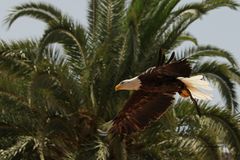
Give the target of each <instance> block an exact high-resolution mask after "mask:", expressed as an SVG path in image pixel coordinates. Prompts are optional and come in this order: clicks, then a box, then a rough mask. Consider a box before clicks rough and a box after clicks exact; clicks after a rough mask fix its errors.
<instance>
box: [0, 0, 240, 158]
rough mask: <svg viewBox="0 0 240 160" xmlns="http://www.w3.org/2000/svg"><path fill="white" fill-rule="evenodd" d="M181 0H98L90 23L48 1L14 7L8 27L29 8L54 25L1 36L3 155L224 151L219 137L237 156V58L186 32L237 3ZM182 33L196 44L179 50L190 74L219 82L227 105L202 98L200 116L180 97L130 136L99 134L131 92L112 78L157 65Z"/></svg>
mask: <svg viewBox="0 0 240 160" xmlns="http://www.w3.org/2000/svg"><path fill="white" fill-rule="evenodd" d="M179 2H180V0H160V1H159V0H153V1H151V2H149V1H146V0H133V1H132V2H131V3H130V4H129V6H128V7H127V8H126V5H125V1H123V0H91V1H90V3H89V16H88V21H89V25H88V28H87V29H86V28H83V27H82V26H81V25H80V24H78V23H76V22H75V21H74V20H73V19H71V18H70V17H68V16H66V15H63V14H62V13H61V11H60V10H58V9H56V8H55V7H53V6H51V5H48V4H44V3H33V2H32V3H26V4H22V5H19V6H16V7H15V8H14V9H13V10H12V12H11V13H10V14H9V15H8V16H7V18H6V20H5V22H6V24H7V25H8V26H9V27H10V26H11V25H12V24H13V23H14V22H15V20H17V19H18V18H20V17H23V16H30V17H34V18H36V19H39V20H41V21H43V22H45V23H46V24H47V27H46V29H45V31H44V34H43V35H42V37H41V38H39V39H37V40H20V41H12V42H5V41H1V43H0V71H1V75H2V76H1V79H0V97H1V99H0V107H1V112H2V114H1V115H0V124H1V125H0V130H1V131H0V133H1V138H0V141H1V150H0V157H1V159H40V160H44V159H98V160H104V159H178V160H179V159H219V158H220V152H221V151H220V149H219V146H218V144H224V145H226V146H227V147H228V148H229V150H230V151H231V154H232V156H233V157H234V158H236V157H237V156H239V154H240V138H239V137H240V128H239V116H238V115H237V109H238V106H237V105H238V104H237V102H236V93H235V86H236V83H239V82H240V73H239V71H238V66H237V62H236V60H235V59H234V58H233V57H232V55H231V54H230V53H229V52H227V51H225V50H222V49H219V48H216V47H213V46H199V45H198V44H197V40H196V38H194V37H193V36H191V35H190V34H189V33H186V32H185V30H186V28H187V27H188V26H189V25H190V24H191V23H192V22H194V21H195V20H196V19H198V18H200V17H201V16H202V15H204V14H206V13H208V12H209V11H211V10H214V9H217V8H219V7H229V8H231V9H237V7H238V6H239V4H238V3H236V2H235V1H233V0H213V1H202V2H199V3H189V4H186V5H184V6H179V7H178V6H177V5H178V3H179ZM185 41H191V42H193V43H194V44H195V46H194V47H192V48H187V49H186V50H185V51H183V52H182V53H177V55H178V58H182V57H187V58H189V59H190V60H191V63H192V65H193V70H194V72H193V74H204V75H205V76H206V78H207V79H208V80H210V81H211V82H213V85H216V86H218V89H219V91H220V93H221V95H222V97H223V98H224V99H225V100H226V104H224V106H226V107H223V108H221V107H220V106H215V105H213V106H212V105H210V104H208V103H203V102H201V110H202V113H203V116H202V117H198V116H197V115H196V112H195V110H194V109H193V106H192V104H191V103H189V102H188V101H182V100H179V101H177V102H176V103H175V104H174V105H173V106H172V107H170V109H169V110H168V112H167V113H166V114H165V115H164V116H163V117H162V118H161V119H160V120H159V121H157V122H155V123H154V124H153V125H152V126H150V127H149V128H147V129H146V130H145V131H143V132H140V133H136V134H134V135H132V136H129V137H125V138H124V139H118V138H116V139H111V136H102V135H100V134H99V133H98V131H97V129H98V128H104V127H105V126H107V125H108V123H106V122H108V121H109V120H111V119H112V118H113V117H114V116H115V115H116V114H117V113H118V111H119V110H120V109H121V107H122V106H123V103H124V101H125V100H126V99H127V98H128V96H129V94H128V93H125V92H123V93H115V92H114V91H113V89H112V88H113V86H114V85H115V84H116V83H117V82H119V81H120V80H122V79H126V78H129V77H132V76H134V75H136V74H138V73H140V72H141V71H143V70H145V69H146V68H148V67H149V66H152V65H154V64H155V63H156V61H155V59H156V58H155V57H156V56H157V55H156V53H157V51H158V50H159V48H160V47H161V48H164V50H165V54H166V55H168V53H170V52H171V51H172V50H174V49H175V48H176V47H178V46H180V45H181V44H182V43H183V42H185ZM206 57H207V58H208V59H210V60H211V61H208V60H206ZM220 58H222V59H224V61H219V60H218V59H220ZM200 59H201V60H202V59H203V61H201V62H202V63H200V62H199V60H200ZM9 81H10V82H11V83H9Z"/></svg>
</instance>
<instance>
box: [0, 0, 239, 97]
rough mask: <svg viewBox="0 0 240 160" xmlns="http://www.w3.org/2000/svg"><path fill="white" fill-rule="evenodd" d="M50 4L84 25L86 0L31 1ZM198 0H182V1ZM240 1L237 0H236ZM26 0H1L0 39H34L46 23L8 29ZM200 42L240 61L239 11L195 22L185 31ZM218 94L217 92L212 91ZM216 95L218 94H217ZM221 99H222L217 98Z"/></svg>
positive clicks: (217, 13) (19, 22)
mask: <svg viewBox="0 0 240 160" xmlns="http://www.w3.org/2000/svg"><path fill="white" fill-rule="evenodd" d="M32 1H33V2H40V1H41V2H46V3H50V4H53V5H54V6H56V7H57V8H59V9H61V10H62V11H63V12H64V13H67V14H68V15H70V16H72V17H73V18H74V19H75V20H77V21H79V22H80V23H81V24H82V25H83V26H85V27H87V7H88V4H87V3H88V0H32ZM192 1H200V0H182V2H181V4H184V3H186V2H192ZM238 1H239V2H240V0H238ZM26 2H30V1H29V0H0V22H1V23H0V39H4V40H17V39H26V38H37V37H40V36H41V35H42V34H43V30H44V27H45V24H44V23H42V22H39V21H37V20H34V19H32V18H20V19H18V20H17V21H16V22H15V23H14V24H13V26H12V27H11V28H10V30H7V27H6V25H4V24H3V20H4V17H5V16H6V15H7V14H8V13H9V12H8V11H9V10H10V8H13V7H14V6H16V5H19V4H22V3H26ZM187 31H189V32H190V33H191V34H192V35H194V36H195V37H197V39H198V42H199V44H200V45H206V44H211V45H214V46H217V47H220V48H223V49H225V50H227V51H230V52H231V53H232V54H233V55H234V56H235V57H236V58H237V60H238V62H239V64H240V38H239V37H240V11H233V10H230V9H228V8H221V9H218V10H215V11H212V12H210V13H209V14H207V15H205V16H203V17H202V18H201V19H200V20H198V21H196V22H194V23H193V24H192V25H191V26H190V27H189V28H188V30H187ZM215 94H217V93H215ZM217 97H220V96H219V95H218V96H217ZM218 99H221V98H218Z"/></svg>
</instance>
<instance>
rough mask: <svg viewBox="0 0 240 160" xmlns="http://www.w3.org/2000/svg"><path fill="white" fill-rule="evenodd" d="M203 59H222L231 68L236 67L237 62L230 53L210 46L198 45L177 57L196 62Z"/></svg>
mask: <svg viewBox="0 0 240 160" xmlns="http://www.w3.org/2000/svg"><path fill="white" fill-rule="evenodd" d="M204 57H213V58H215V57H218V58H223V59H225V60H227V61H228V63H229V64H231V65H233V67H238V64H237V61H236V60H235V58H234V56H233V55H232V54H231V53H230V52H228V51H226V50H223V49H220V48H217V47H214V46H210V45H208V46H201V45H200V46H197V47H192V48H187V49H186V50H184V51H183V52H181V53H180V54H178V55H177V58H178V59H181V58H190V59H193V60H198V59H200V58H204Z"/></svg>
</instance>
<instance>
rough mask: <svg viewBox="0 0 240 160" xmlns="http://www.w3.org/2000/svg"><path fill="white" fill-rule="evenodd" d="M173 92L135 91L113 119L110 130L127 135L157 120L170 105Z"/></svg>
mask: <svg viewBox="0 0 240 160" xmlns="http://www.w3.org/2000/svg"><path fill="white" fill-rule="evenodd" d="M172 100H173V93H172V94H170V93H168V94H163V93H147V92H145V91H143V90H138V91H135V92H134V93H133V94H132V96H131V97H130V99H129V100H128V101H127V103H126V104H125V106H124V108H123V109H122V111H120V112H119V114H118V115H117V116H116V117H115V118H114V119H113V124H112V127H111V129H110V132H111V133H113V134H120V135H129V134H131V133H133V132H136V131H139V130H142V129H144V128H145V127H147V126H148V125H149V123H150V122H151V121H154V120H157V119H158V118H159V117H160V116H161V115H162V114H163V113H164V112H165V111H166V110H167V109H168V107H169V106H170V105H171V103H172Z"/></svg>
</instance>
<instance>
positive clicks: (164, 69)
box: [109, 53, 211, 135]
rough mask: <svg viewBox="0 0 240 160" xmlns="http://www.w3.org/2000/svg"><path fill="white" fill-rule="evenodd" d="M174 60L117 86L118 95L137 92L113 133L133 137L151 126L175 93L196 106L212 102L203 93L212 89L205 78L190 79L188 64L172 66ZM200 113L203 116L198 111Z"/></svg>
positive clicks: (123, 111)
mask: <svg viewBox="0 0 240 160" xmlns="http://www.w3.org/2000/svg"><path fill="white" fill-rule="evenodd" d="M173 57H174V53H173V54H172V56H171V58H170V59H169V61H168V62H167V63H163V62H164V59H165V58H162V59H161V60H159V62H158V64H157V65H156V66H154V67H151V68H149V69H147V70H146V71H145V72H143V73H141V74H140V75H138V76H136V77H134V78H131V79H126V80H123V81H122V82H120V83H119V84H118V85H116V87H115V90H116V91H119V90H134V91H135V92H134V93H133V94H132V95H131V97H130V98H129V100H128V101H127V102H126V104H125V105H124V107H123V109H122V110H121V111H120V112H119V113H118V115H117V116H116V117H115V118H114V119H113V120H112V121H111V128H110V129H109V132H110V133H112V134H115V135H116V134H117V135H130V134H132V133H134V132H137V131H140V130H142V129H144V128H145V127H147V126H149V124H150V123H151V122H152V121H155V120H157V119H159V118H160V117H161V116H162V115H163V114H164V113H165V112H166V111H167V109H168V108H169V106H170V105H171V104H172V102H173V100H174V95H175V94H176V93H179V95H180V96H182V97H190V98H191V99H192V100H193V102H194V103H195V105H197V104H196V101H195V99H203V100H207V99H211V96H210V95H209V93H208V94H207V93H206V92H204V91H207V90H210V89H211V88H210V87H209V84H208V82H207V81H204V80H203V76H202V75H197V76H192V77H190V75H191V71H192V69H191V67H190V64H189V63H188V61H187V60H186V59H181V60H178V61H174V62H171V61H172V59H173ZM160 58H161V57H160ZM197 111H198V113H200V112H199V110H198V108H197Z"/></svg>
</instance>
